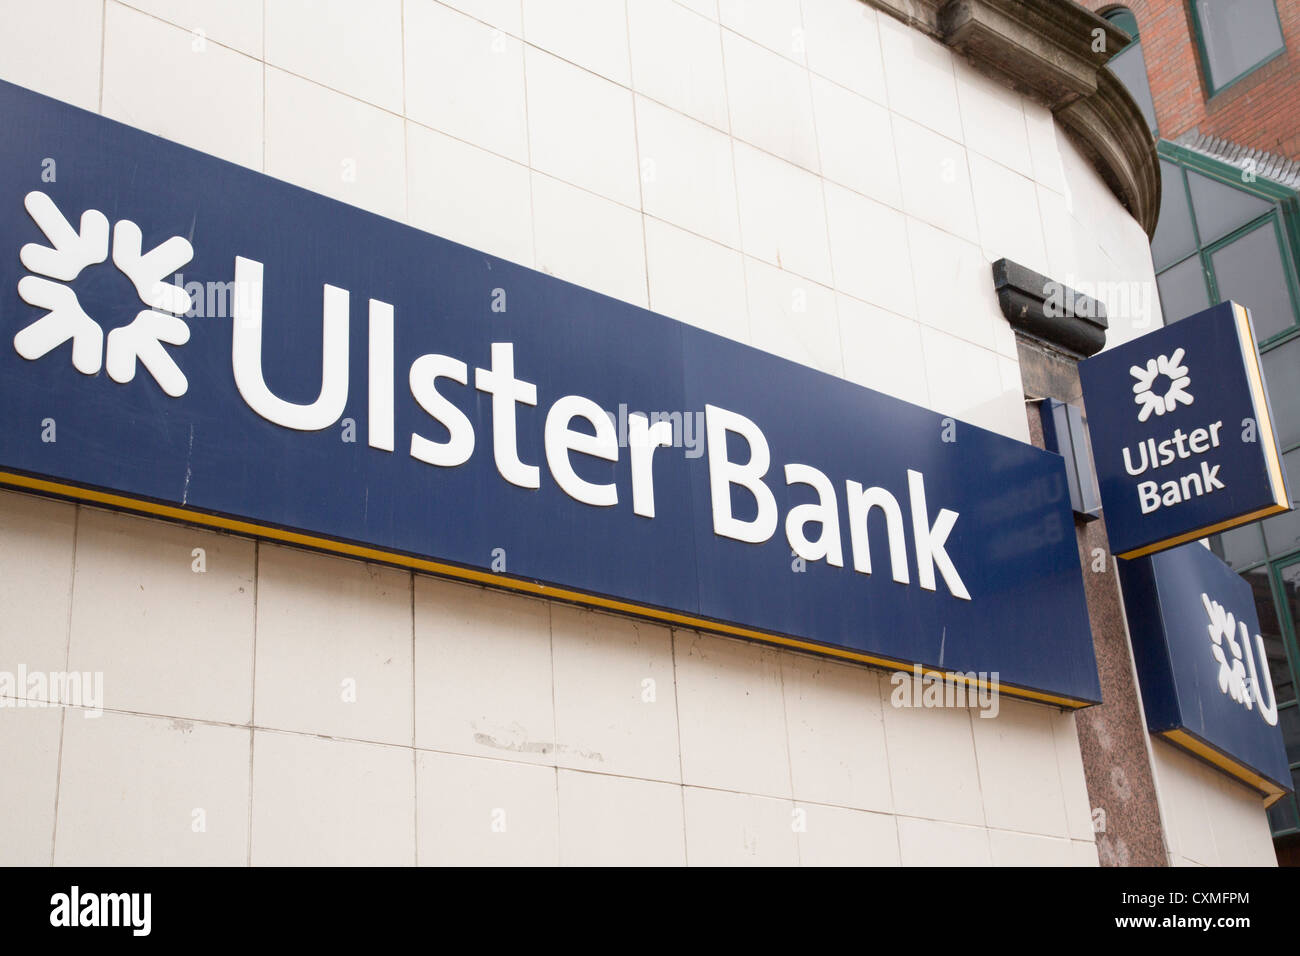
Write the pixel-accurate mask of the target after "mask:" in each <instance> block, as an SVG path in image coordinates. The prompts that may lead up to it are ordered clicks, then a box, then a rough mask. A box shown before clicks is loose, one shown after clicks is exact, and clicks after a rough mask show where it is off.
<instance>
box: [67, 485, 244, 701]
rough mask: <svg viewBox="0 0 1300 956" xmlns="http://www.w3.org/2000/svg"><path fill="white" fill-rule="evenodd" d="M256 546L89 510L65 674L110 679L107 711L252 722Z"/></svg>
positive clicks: (81, 532) (80, 542)
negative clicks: (79, 672)
mask: <svg viewBox="0 0 1300 956" xmlns="http://www.w3.org/2000/svg"><path fill="white" fill-rule="evenodd" d="M255 547H256V546H255V545H254V543H253V542H252V541H251V540H249V539H247V538H236V537H233V536H231V535H225V534H216V533H213V532H211V531H199V530H197V529H194V528H187V527H183V526H181V525H175V524H167V523H165V522H162V521H152V520H149V519H146V518H138V517H134V516H129V515H122V514H114V513H112V512H108V511H99V510H96V509H94V508H85V509H83V510H82V512H81V519H80V522H79V524H78V527H77V571H76V578H75V580H74V582H73V591H72V625H71V627H72V636H71V640H70V642H69V650H68V667H69V669H70V670H74V671H81V672H87V671H89V672H91V673H96V672H98V673H102V674H103V675H104V678H103V679H104V701H103V705H104V706H106V707H111V708H114V709H116V710H132V711H141V712H144V713H150V714H168V715H170V716H176V717H190V718H195V719H199V720H217V721H223V722H226V723H232V724H246V723H248V722H249V720H250V719H251V718H252V713H253V711H252V708H253V623H254V604H253V601H254V594H255V593H256V589H255V587H254V582H253V567H254V552H255ZM196 550H198V551H199V553H198V554H195V551H196ZM196 568H203V569H204V570H202V571H199V570H196Z"/></svg>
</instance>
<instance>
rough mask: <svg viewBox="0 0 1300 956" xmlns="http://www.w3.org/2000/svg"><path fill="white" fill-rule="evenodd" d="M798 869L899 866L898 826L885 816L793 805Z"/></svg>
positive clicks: (882, 814)
mask: <svg viewBox="0 0 1300 956" xmlns="http://www.w3.org/2000/svg"><path fill="white" fill-rule="evenodd" d="M795 808H796V809H798V810H802V811H804V814H805V816H804V818H803V824H802V825H803V827H804V829H802V830H800V831H798V832H797V833H796V837H797V839H798V843H799V864H800V865H801V866H898V864H899V856H898V826H897V824H896V822H895V818H894V817H892V816H889V815H888V814H884V813H868V812H867V811H865V810H848V809H845V808H843V807H823V806H817V805H816V804H799V803H796V804H795Z"/></svg>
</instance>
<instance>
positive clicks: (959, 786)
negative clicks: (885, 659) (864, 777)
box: [881, 683, 984, 863]
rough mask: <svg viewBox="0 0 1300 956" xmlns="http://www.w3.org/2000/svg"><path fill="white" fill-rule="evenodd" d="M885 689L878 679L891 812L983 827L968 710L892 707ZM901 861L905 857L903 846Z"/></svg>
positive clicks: (885, 685) (886, 688)
mask: <svg viewBox="0 0 1300 956" xmlns="http://www.w3.org/2000/svg"><path fill="white" fill-rule="evenodd" d="M890 692H891V685H890V684H888V683H882V685H881V694H882V697H883V699H884V701H885V706H884V707H883V713H884V717H885V739H886V743H887V746H888V747H889V771H890V773H889V779H890V782H891V784H892V787H893V793H894V808H895V811H896V812H898V813H902V814H907V815H909V816H916V817H925V818H927V819H931V820H947V821H951V822H953V823H969V824H976V825H979V826H983V824H984V805H983V802H982V800H981V799H980V782H979V770H978V767H977V764H976V761H975V745H974V742H973V741H972V739H971V728H970V722H971V715H970V712H969V711H968V710H966V709H965V708H961V707H894V706H892V704H890V703H889V701H890ZM900 832H902V831H901V829H900ZM903 862H904V863H906V862H908V860H907V854H906V847H904V855H903Z"/></svg>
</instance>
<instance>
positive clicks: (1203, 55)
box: [1188, 0, 1286, 98]
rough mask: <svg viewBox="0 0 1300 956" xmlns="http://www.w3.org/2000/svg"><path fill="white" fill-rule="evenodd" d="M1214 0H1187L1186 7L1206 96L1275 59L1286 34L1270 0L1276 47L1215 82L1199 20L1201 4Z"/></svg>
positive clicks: (1216, 92)
mask: <svg viewBox="0 0 1300 956" xmlns="http://www.w3.org/2000/svg"><path fill="white" fill-rule="evenodd" d="M1215 2H1217V0H1188V7H1189V8H1190V11H1189V12H1190V14H1191V20H1192V32H1193V34H1194V35H1195V37H1196V49H1197V52H1198V54H1199V56H1200V61H1201V76H1202V79H1203V81H1204V83H1205V90H1206V96H1207V98H1208V97H1213V96H1217V95H1218V94H1220V93H1222V92H1223V91H1224V90H1226V89H1228V88H1229V87H1230V86H1234V85H1235V84H1237V83H1240V82H1241V81H1242V80H1244V79H1246V77H1248V76H1250V75H1251V74H1252V73H1254V72H1255V71H1256V70H1258V69H1259V68H1260V67H1262V66H1264V65H1265V64H1266V63H1270V62H1272V61H1273V60H1275V59H1277V58H1278V57H1279V56H1281V55H1282V54H1284V53H1285V52H1286V35H1285V34H1284V33H1283V32H1282V18H1281V16H1279V14H1278V12H1277V2H1276V0H1270V2H1271V3H1272V7H1273V19H1274V21H1275V22H1276V23H1277V33H1278V47H1277V49H1275V50H1273V51H1272V52H1270V53H1268V54H1266V55H1264V56H1263V57H1262V58H1261V59H1259V60H1257V61H1256V62H1255V63H1254V64H1252V65H1251V66H1248V67H1246V68H1245V69H1243V70H1241V71H1240V72H1239V73H1237V75H1236V76H1232V77H1228V78H1226V79H1222V80H1221V81H1220V82H1217V83H1216V82H1215V79H1214V71H1213V68H1212V66H1211V64H1210V51H1209V46H1208V45H1207V43H1206V36H1205V34H1206V29H1205V24H1204V23H1203V22H1202V20H1201V13H1202V5H1203V4H1206V3H1215Z"/></svg>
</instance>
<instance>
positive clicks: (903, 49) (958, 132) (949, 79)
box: [877, 16, 962, 140]
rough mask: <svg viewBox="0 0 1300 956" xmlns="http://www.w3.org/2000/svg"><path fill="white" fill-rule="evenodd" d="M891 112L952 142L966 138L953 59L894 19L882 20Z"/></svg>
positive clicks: (927, 38) (918, 32)
mask: <svg viewBox="0 0 1300 956" xmlns="http://www.w3.org/2000/svg"><path fill="white" fill-rule="evenodd" d="M877 23H878V24H879V26H880V47H881V51H882V53H883V55H884V64H885V86H886V87H887V89H888V91H889V108H890V109H891V110H893V111H894V112H895V113H901V114H902V115H903V116H906V117H908V118H909V119H911V120H914V121H915V122H917V123H920V124H921V125H922V126H926V127H928V128H930V129H932V130H934V131H935V132H936V133H940V134H942V135H943V136H946V137H948V138H949V139H955V140H960V139H961V137H962V128H961V111H960V109H959V108H958V105H957V85H956V81H955V80H954V79H953V67H952V61H953V56H952V54H951V53H950V52H949V51H948V48H947V47H945V46H943V45H942V44H940V43H937V42H935V41H934V40H931V39H930V38H929V37H927V36H925V35H924V34H922V33H921V32H920V31H919V30H915V29H913V28H912V27H909V26H905V25H903V24H902V23H899V22H898V21H897V20H895V19H894V18H893V17H888V16H885V17H878V18H877Z"/></svg>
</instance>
